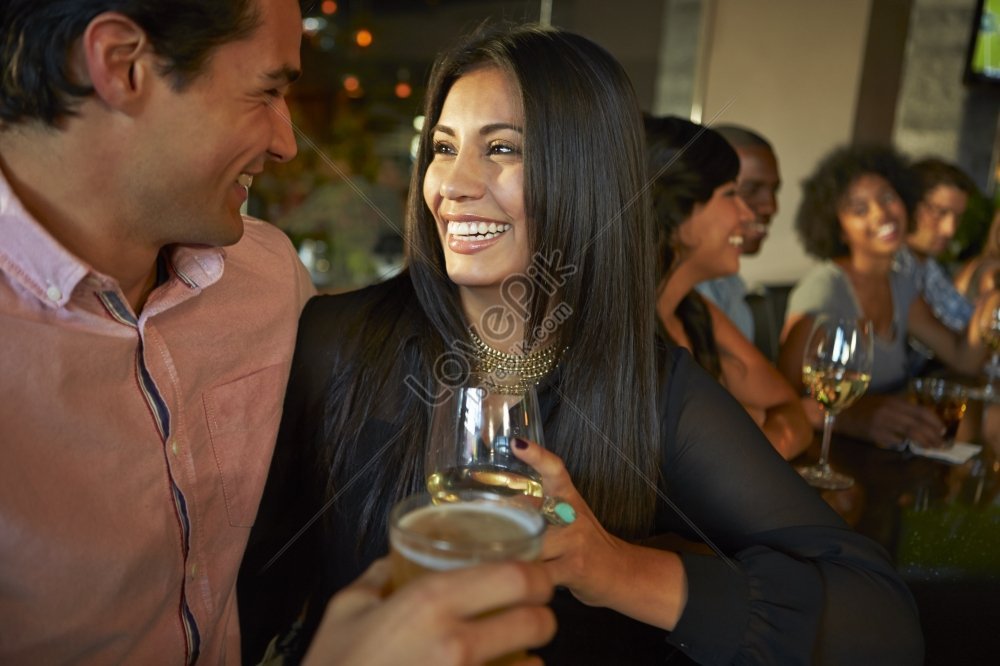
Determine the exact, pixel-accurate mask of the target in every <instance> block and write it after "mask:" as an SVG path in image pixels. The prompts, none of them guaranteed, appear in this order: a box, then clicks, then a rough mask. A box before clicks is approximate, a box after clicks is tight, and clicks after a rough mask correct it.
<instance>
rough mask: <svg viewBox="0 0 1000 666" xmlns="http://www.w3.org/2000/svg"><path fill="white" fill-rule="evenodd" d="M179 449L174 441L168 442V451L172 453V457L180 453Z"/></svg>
mask: <svg viewBox="0 0 1000 666" xmlns="http://www.w3.org/2000/svg"><path fill="white" fill-rule="evenodd" d="M180 448H181V447H179V446H178V445H177V440H176V439H175V440H173V441H172V442H170V450H171V451H173V454H174V456H177V454H178V453H179V452H180Z"/></svg>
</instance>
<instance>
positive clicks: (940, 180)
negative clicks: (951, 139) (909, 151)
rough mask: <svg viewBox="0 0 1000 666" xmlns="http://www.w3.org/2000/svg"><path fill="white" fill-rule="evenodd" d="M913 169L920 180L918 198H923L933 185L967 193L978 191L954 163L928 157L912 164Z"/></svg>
mask: <svg viewBox="0 0 1000 666" xmlns="http://www.w3.org/2000/svg"><path fill="white" fill-rule="evenodd" d="M913 171H914V173H916V174H917V180H919V181H920V198H921V199H922V198H924V197H925V196H927V195H928V193H930V191H931V190H933V189H934V188H935V187H937V186H939V185H947V186H949V187H955V188H958V189H960V190H961V191H963V192H965V193H966V194H967V195H972V194H975V193H976V192H977V191H978V188H977V187H976V184H975V183H974V182H972V179H971V178H969V176H968V174H966V173H965V172H964V171H962V170H961V169H959V168H958V167H957V166H955V165H954V164H949V163H948V162H945V161H944V160H940V159H938V158H936V157H929V158H927V159H923V160H920V161H919V162H915V163H914V164H913Z"/></svg>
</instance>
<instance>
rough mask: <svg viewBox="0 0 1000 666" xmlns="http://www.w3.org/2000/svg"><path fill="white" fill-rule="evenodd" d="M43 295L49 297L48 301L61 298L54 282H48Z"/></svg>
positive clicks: (60, 293) (60, 292)
mask: <svg viewBox="0 0 1000 666" xmlns="http://www.w3.org/2000/svg"><path fill="white" fill-rule="evenodd" d="M45 295H46V296H48V297H49V300H50V301H58V300H59V299H60V298H62V291H60V290H59V287H57V286H55V285H54V284H50V285H49V288H48V289H46V290H45Z"/></svg>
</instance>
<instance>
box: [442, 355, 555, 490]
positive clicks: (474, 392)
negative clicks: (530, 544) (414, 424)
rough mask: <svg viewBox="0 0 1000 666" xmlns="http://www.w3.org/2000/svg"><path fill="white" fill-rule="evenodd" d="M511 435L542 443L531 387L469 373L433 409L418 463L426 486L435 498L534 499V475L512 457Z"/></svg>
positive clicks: (536, 483)
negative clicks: (466, 494)
mask: <svg viewBox="0 0 1000 666" xmlns="http://www.w3.org/2000/svg"><path fill="white" fill-rule="evenodd" d="M515 439H527V440H531V441H533V442H535V443H536V444H539V445H542V446H544V442H543V441H542V440H543V438H542V427H541V420H540V418H539V412H538V397H537V394H536V392H535V388H534V386H532V385H531V384H530V383H525V382H517V381H513V382H512V381H506V382H496V381H493V380H492V378H490V377H488V376H484V375H481V374H473V375H471V376H470V378H469V381H468V382H467V383H466V384H465V385H463V386H460V387H457V388H449V389H448V390H447V392H446V394H445V396H444V398H443V399H442V400H440V401H439V402H438V403H437V404H436V405H435V407H434V411H433V414H432V418H431V428H430V440H429V442H428V445H427V455H426V459H425V467H424V469H425V472H426V480H427V490H428V491H429V492H430V494H431V495H432V496H433V497H434V498H435V499H436V500H437V501H451V499H452V497H453V496H455V495H457V493H459V492H460V491H463V490H481V491H488V492H491V493H495V494H498V495H502V496H527V497H529V498H533V499H537V500H538V502H535V503H536V504H538V503H540V502H541V498H542V484H541V480H540V477H539V475H538V473H537V472H536V471H535V470H534V469H533V468H532V467H530V466H529V465H526V464H525V463H523V462H521V460H520V459H519V458H517V457H516V456H515V455H514V453H513V451H512V450H511V447H512V446H513V443H514V440H515Z"/></svg>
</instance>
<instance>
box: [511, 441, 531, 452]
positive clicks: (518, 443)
mask: <svg viewBox="0 0 1000 666" xmlns="http://www.w3.org/2000/svg"><path fill="white" fill-rule="evenodd" d="M514 448H515V449H520V450H522V451H524V450H525V449H526V448H528V442H526V441H524V440H523V439H517V438H515V439H514Z"/></svg>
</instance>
